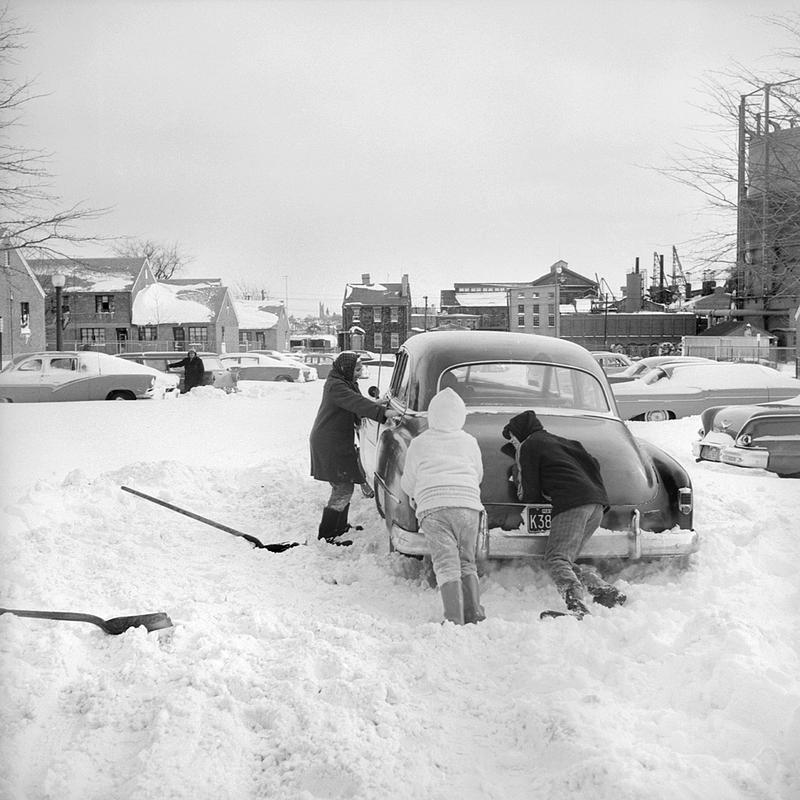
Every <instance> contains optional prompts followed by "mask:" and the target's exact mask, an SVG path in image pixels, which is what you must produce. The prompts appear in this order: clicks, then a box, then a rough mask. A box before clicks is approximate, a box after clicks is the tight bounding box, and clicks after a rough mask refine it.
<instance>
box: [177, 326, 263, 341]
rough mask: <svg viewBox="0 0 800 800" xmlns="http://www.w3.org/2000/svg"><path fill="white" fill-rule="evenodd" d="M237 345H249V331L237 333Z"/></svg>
mask: <svg viewBox="0 0 800 800" xmlns="http://www.w3.org/2000/svg"><path fill="white" fill-rule="evenodd" d="M181 330H183V329H182V328H181ZM239 344H240V345H247V344H250V332H249V331H239Z"/></svg>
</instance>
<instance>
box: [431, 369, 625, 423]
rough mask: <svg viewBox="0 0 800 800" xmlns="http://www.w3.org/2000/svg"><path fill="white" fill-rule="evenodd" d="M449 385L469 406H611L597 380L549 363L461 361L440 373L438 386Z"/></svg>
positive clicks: (597, 408) (591, 408)
mask: <svg viewBox="0 0 800 800" xmlns="http://www.w3.org/2000/svg"><path fill="white" fill-rule="evenodd" d="M447 386H449V387H450V388H451V389H453V390H455V391H456V392H458V394H459V395H461V397H462V399H463V400H464V403H465V405H466V406H467V407H468V408H469V407H472V406H519V407H521V408H575V409H580V410H582V411H597V412H607V411H610V410H611V409H610V408H609V405H608V399H607V398H606V394H605V392H604V391H603V387H602V385H601V384H600V382H599V381H598V380H597V378H595V377H594V376H593V375H590V374H589V373H588V372H582V371H580V370H577V369H571V368H569V367H562V366H553V365H552V364H525V363H520V362H510V363H509V362H492V363H481V364H464V365H461V366H458V367H453V368H452V369H449V370H447V371H446V372H443V373H442V375H441V376H440V378H439V388H445V387H447Z"/></svg>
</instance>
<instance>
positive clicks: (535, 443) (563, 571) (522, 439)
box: [503, 411, 626, 617]
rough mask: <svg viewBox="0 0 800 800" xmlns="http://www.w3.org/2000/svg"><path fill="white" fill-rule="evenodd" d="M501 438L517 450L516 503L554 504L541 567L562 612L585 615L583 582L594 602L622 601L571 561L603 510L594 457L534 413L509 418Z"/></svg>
mask: <svg viewBox="0 0 800 800" xmlns="http://www.w3.org/2000/svg"><path fill="white" fill-rule="evenodd" d="M503 437H504V438H506V439H509V440H510V441H511V443H512V444H513V445H514V448H515V450H516V469H515V473H516V484H517V496H518V497H519V499H520V501H521V502H523V503H542V502H546V503H550V504H552V506H553V516H552V523H551V527H550V536H549V537H548V541H547V546H546V548H545V557H544V563H545V568H546V569H547V571H548V573H549V574H550V577H551V578H552V579H553V582H554V583H555V585H556V589H557V590H558V593H559V594H560V595H561V597H562V598H564V602H565V603H566V606H567V609H568V610H569V611H570V612H572V613H573V614H575V615H576V616H577V617H582V616H584V615H585V614H588V613H589V610H588V609H587V608H586V605H585V604H584V583H585V584H586V588H587V589H588V591H589V593H590V594H591V595H592V598H593V599H594V601H595V602H598V603H602V604H603V605H606V606H609V607H610V606H613V605H616V604H620V605H621V604H622V603H624V602H625V599H626V598H625V596H624V595H622V594H620V593H619V591H618V590H617V589H615V588H614V587H613V586H611V585H610V584H608V583H606V582H605V581H604V580H603V579H602V578H601V577H600V575H599V573H597V571H596V570H594V569H592V568H581V567H579V566H578V565H577V564H576V563H575V561H576V559H577V558H578V556H580V554H581V551H582V550H583V548H584V547H585V545H586V543H587V542H588V541H589V539H590V538H591V537H592V535H593V534H594V532H595V531H596V530H597V529H598V528H599V527H600V523H601V522H602V519H603V514H604V513H605V512H606V511H607V510H608V495H607V494H606V488H605V485H604V484H603V477H602V475H601V474H600V464H599V463H598V461H597V459H596V458H595V457H594V456H593V455H591V453H589V452H587V450H586V448H585V447H584V446H583V445H582V444H581V443H580V442H578V441H575V440H573V439H565V438H564V437H562V436H556V435H555V434H552V433H548V432H547V431H546V430H545V429H544V427H543V426H542V423H541V422H540V421H539V418H538V417H537V416H536V412H535V411H523V412H522V413H521V414H517V416H515V417H513V418H512V419H511V420H510V421H509V422H508V424H507V425H506V426H505V427H504V428H503Z"/></svg>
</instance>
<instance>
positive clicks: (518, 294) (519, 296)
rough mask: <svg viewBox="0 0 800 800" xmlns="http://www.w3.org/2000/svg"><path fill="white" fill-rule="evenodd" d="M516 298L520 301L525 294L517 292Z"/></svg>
mask: <svg viewBox="0 0 800 800" xmlns="http://www.w3.org/2000/svg"><path fill="white" fill-rule="evenodd" d="M517 297H518V298H519V299H520V300H522V298H523V297H525V292H517Z"/></svg>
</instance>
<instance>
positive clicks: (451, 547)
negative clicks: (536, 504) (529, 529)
mask: <svg viewBox="0 0 800 800" xmlns="http://www.w3.org/2000/svg"><path fill="white" fill-rule="evenodd" d="M466 418H467V410H466V408H465V406H464V401H463V400H462V399H461V398H460V397H459V396H458V395H457V394H456V393H455V392H454V391H453V390H452V389H449V388H448V389H442V390H441V391H440V392H438V393H437V394H436V395H435V396H434V397H433V399H432V400H431V402H430V404H429V405H428V429H427V430H426V431H424V432H423V433H421V434H420V435H419V436H418V437H417V438H416V439H414V440H413V441H412V442H411V444H410V445H409V448H408V453H407V454H406V462H405V467H404V469H403V477H402V479H401V482H400V485H401V487H402V489H403V491H404V492H405V493H406V494H407V495H408V496H409V497H410V498H411V502H412V504H413V506H414V508H415V510H416V515H417V519H418V521H419V526H420V530H421V531H422V533H423V534H424V536H425V539H426V541H427V543H428V546H429V547H430V551H431V559H432V561H433V571H434V572H435V573H436V582H437V584H438V585H439V591H440V592H441V595H442V605H443V607H444V617H445V620H449V621H450V622H454V623H456V624H457V625H463V624H464V623H465V622H468V623H469V622H480V621H481V620H483V619H486V616H485V614H484V610H483V608H482V606H481V605H480V591H479V584H478V571H477V568H476V566H475V549H476V546H477V541H478V532H479V528H480V518H481V512H482V511H483V505H482V504H481V492H480V483H481V480H482V479H483V462H482V461H481V451H480V448H479V447H478V442H477V440H476V439H475V437H474V436H471V435H470V434H468V433H467V432H466V431H464V430H463V427H464V422H465V420H466Z"/></svg>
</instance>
